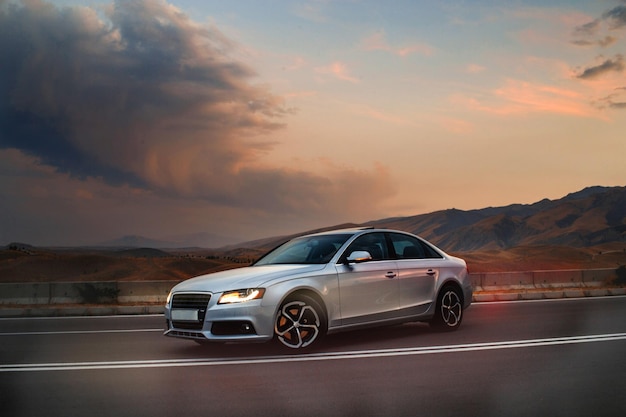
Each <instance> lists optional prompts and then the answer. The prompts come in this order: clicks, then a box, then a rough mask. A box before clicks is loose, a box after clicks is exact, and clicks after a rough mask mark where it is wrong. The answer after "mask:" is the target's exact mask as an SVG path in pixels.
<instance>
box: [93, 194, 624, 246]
mask: <svg viewBox="0 0 626 417" xmlns="http://www.w3.org/2000/svg"><path fill="white" fill-rule="evenodd" d="M356 226H374V227H381V228H389V229H399V230H404V231H407V232H411V233H415V234H417V235H420V236H422V237H423V238H425V239H427V240H429V241H431V242H433V243H434V244H436V245H438V246H441V247H442V248H445V250H446V251H451V252H465V251H475V250H493V249H509V248H513V247H517V246H537V245H556V246H569V247H576V248H582V247H589V246H595V245H601V244H604V243H610V242H621V243H626V187H599V186H598V187H589V188H585V189H583V190H581V191H578V192H574V193H571V194H568V195H567V196H565V197H563V198H560V199H558V200H548V199H544V200H541V201H538V202H536V203H533V204H512V205H509V206H504V207H488V208H483V209H477V210H468V211H465V210H457V209H448V210H440V211H435V212H433V213H427V214H420V215H416V216H409V217H392V218H386V219H380V220H372V221H369V222H366V223H363V224H341V225H333V226H329V227H325V228H322V229H318V230H329V229H336V228H346V227H356ZM309 232H311V231H310V230H308V231H304V230H303V231H302V232H300V233H295V234H293V235H289V236H269V237H267V238H264V239H259V240H254V241H249V242H242V243H235V242H234V241H233V240H232V239H229V238H226V237H223V236H216V235H212V234H210V233H196V234H193V235H186V236H175V237H168V238H164V239H152V238H147V237H142V236H124V237H122V238H120V239H116V240H112V241H108V242H103V243H102V244H100V245H98V246H105V247H123V248H133V247H151V248H161V249H162V248H185V247H187V248H191V247H204V248H220V249H234V248H251V249H270V248H272V247H274V246H276V245H278V244H280V243H281V242H283V241H285V240H286V239H288V238H290V237H292V236H298V235H301V234H305V233H309Z"/></svg>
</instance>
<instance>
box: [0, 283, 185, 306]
mask: <svg viewBox="0 0 626 417" xmlns="http://www.w3.org/2000/svg"><path fill="white" fill-rule="evenodd" d="M178 282H180V281H105V282H50V283H32V282H28V283H9V284H0V308H1V307H2V305H14V306H15V305H18V306H19V305H51V304H52V305H53V304H132V303H165V300H166V298H167V294H168V293H169V291H170V289H171V288H172V287H173V286H174V285H176V284H177V283H178Z"/></svg>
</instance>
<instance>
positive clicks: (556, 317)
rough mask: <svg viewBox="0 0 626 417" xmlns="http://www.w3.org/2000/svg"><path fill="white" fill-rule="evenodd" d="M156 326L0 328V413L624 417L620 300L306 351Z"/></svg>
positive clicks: (483, 313)
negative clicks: (182, 334)
mask: <svg viewBox="0 0 626 417" xmlns="http://www.w3.org/2000/svg"><path fill="white" fill-rule="evenodd" d="M162 324H163V319H162V317H159V316H126V317H84V318H47V319H0V415H2V416H3V417H10V416H64V417H69V416H81V417H82V416H180V417H182V416H199V415H205V416H211V415H220V416H244V415H245V416H355V417H357V416H358V417H362V416H461V415H462V416H568V417H570V416H602V415H605V416H624V415H626V401H625V400H624V393H625V392H626V297H609V298H588V299H574V300H572V299H566V300H557V301H536V302H506V303H480V304H474V305H473V306H472V307H471V308H470V309H469V310H468V311H467V312H466V316H465V320H464V323H463V325H462V326H461V329H460V330H459V331H457V332H454V333H436V332H433V331H431V330H430V328H429V327H428V326H426V325H424V324H419V323H416V324H406V325H401V326H394V327H387V328H379V329H375V330H369V331H358V332H352V333H343V334H338V335H332V336H329V337H327V338H326V340H325V341H324V343H323V344H322V345H321V346H320V347H319V348H318V349H317V350H316V351H315V352H312V353H309V354H306V355H302V354H285V353H281V352H280V351H277V350H276V348H275V347H273V346H272V345H268V344H264V345H225V346H208V347H207V346H199V345H196V344H195V343H193V342H187V341H182V340H177V339H169V338H166V337H163V336H162V335H161V329H162Z"/></svg>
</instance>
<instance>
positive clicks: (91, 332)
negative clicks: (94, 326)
mask: <svg viewBox="0 0 626 417" xmlns="http://www.w3.org/2000/svg"><path fill="white" fill-rule="evenodd" d="M163 331H164V330H163V329H119V330H113V329H112V330H63V331H56V332H53V331H47V332H7V333H0V336H42V335H46V336H49V335H63V334H99V333H142V332H163Z"/></svg>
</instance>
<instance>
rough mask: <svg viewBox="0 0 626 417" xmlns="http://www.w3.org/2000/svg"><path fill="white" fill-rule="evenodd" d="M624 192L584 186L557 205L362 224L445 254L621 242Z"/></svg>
mask: <svg viewBox="0 0 626 417" xmlns="http://www.w3.org/2000/svg"><path fill="white" fill-rule="evenodd" d="M625 218H626V187H589V188H585V189H584V190H581V191H578V192H575V193H571V194H568V195H567V196H565V197H563V198H561V199H558V200H554V201H553V200H548V199H544V200H541V201H539V202H537V203H534V204H528V205H524V204H513V205H509V206H505V207H489V208H485V209H482V210H471V211H462V210H456V209H450V210H443V211H437V212H434V213H430V214H423V215H419V216H413V217H405V218H395V219H383V220H376V221H372V222H368V223H367V224H368V225H373V226H376V227H388V228H397V229H401V230H406V231H408V232H412V233H415V234H418V235H420V236H422V237H424V238H425V239H427V240H430V241H431V242H433V243H434V244H436V245H439V246H441V247H442V248H445V249H446V250H449V251H460V252H463V251H472V250H489V249H509V248H512V247H516V246H529V245H531V246H536V245H559V246H570V247H588V246H594V245H599V244H604V243H609V242H622V243H626V219H625Z"/></svg>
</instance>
